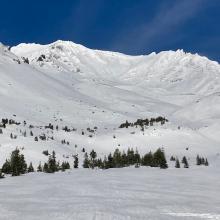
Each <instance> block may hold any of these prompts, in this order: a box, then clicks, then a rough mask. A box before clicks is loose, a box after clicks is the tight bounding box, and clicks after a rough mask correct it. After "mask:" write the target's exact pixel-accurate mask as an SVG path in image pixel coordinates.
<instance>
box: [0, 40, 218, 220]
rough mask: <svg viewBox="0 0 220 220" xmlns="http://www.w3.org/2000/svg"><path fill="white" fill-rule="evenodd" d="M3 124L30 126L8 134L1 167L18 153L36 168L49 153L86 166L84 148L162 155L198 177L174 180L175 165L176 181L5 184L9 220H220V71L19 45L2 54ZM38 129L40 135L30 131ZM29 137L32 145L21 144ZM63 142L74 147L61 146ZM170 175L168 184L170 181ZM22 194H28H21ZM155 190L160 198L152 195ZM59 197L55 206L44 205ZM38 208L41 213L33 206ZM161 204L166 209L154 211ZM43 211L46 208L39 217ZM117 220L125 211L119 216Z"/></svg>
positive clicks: (196, 61)
mask: <svg viewBox="0 0 220 220" xmlns="http://www.w3.org/2000/svg"><path fill="white" fill-rule="evenodd" d="M42 55H43V56H42ZM23 57H24V58H28V60H29V64H27V63H24V62H23V60H24V59H23ZM39 57H41V58H42V57H43V58H42V59H39ZM159 115H161V116H164V117H166V118H167V119H168V120H169V122H168V123H166V124H165V125H163V126H161V125H159V124H158V125H156V126H153V127H149V128H147V129H145V131H144V132H142V131H140V129H139V128H128V129H126V128H125V129H119V128H118V127H119V125H120V124H121V123H123V122H125V121H126V120H128V121H131V122H133V121H136V120H137V119H138V118H146V117H155V116H159ZM3 117H8V118H12V119H14V120H16V121H19V122H23V120H26V122H27V125H25V126H24V125H23V123H22V124H21V125H19V126H16V125H10V126H7V127H6V129H3V134H0V164H2V163H3V162H4V161H5V159H6V158H7V157H9V155H10V152H11V151H12V150H14V149H15V148H16V147H19V149H20V150H21V151H22V153H24V155H25V157H26V159H27V161H28V162H30V161H32V162H33V164H34V166H35V167H36V166H37V165H38V163H39V162H40V161H41V162H44V161H46V160H47V157H46V156H45V155H43V154H42V151H43V150H49V152H51V151H52V150H55V151H56V153H57V159H58V160H60V161H63V160H68V161H69V162H71V164H72V163H73V157H72V156H73V155H75V154H79V159H80V163H81V162H82V157H83V153H82V152H81V151H82V148H83V147H84V148H85V149H86V151H87V152H89V151H90V150H91V149H95V150H96V151H97V152H98V155H100V156H103V155H104V154H107V153H109V152H113V151H114V149H115V148H116V147H118V148H120V149H124V150H127V148H128V147H133V148H134V149H135V148H136V147H137V148H138V150H139V151H140V152H141V153H142V154H144V153H146V152H148V151H150V150H155V149H157V148H158V147H163V148H164V149H165V152H166V155H167V158H169V157H170V156H171V155H174V156H178V157H179V158H181V157H182V156H183V155H186V156H187V158H188V159H189V163H190V167H191V168H190V169H189V170H183V169H181V170H174V169H173V167H174V164H172V163H171V164H170V168H169V169H168V171H160V170H154V169H152V170H151V169H146V170H145V169H138V170H136V169H132V168H131V169H119V170H112V171H111V170H110V171H94V172H93V171H84V170H82V169H80V170H79V171H72V172H71V173H70V174H68V175H67V173H62V174H55V175H53V176H50V175H49V176H47V175H44V174H42V175H40V174H33V175H27V176H24V177H19V178H7V179H4V180H3V181H0V184H1V187H0V190H1V194H2V195H5V196H3V197H1V199H3V198H4V199H5V198H6V197H7V204H5V205H4V204H3V203H2V202H0V213H2V214H1V215H0V218H2V219H6V218H3V217H6V216H9V217H8V219H12V218H13V219H16V218H17V219H39V218H38V216H39V215H42V216H43V217H42V218H41V219H48V218H46V216H49V217H51V216H52V217H53V219H73V216H74V215H75V216H77V217H76V219H77V218H78V219H150V218H145V217H143V216H151V219H177V218H180V219H201V218H203V219H220V218H219V215H220V211H219V209H218V207H220V203H219V200H218V197H219V195H218V190H217V185H218V184H219V181H220V179H219V174H218V173H219V172H218V165H219V160H220V158H219V157H220V135H219V134H220V133H219V131H220V65H219V64H218V63H217V62H214V61H210V60H209V59H207V58H206V57H201V56H199V55H198V54H190V53H185V52H184V51H183V50H177V51H163V52H160V53H158V54H156V53H152V54H149V55H145V56H128V55H124V54H120V53H115V52H109V51H99V50H92V49H88V48H86V47H84V46H82V45H78V44H74V43H73V42H67V41H57V42H54V43H52V44H49V45H39V44H20V45H18V46H15V47H12V48H10V50H9V48H8V47H6V46H4V45H2V44H0V118H3ZM48 123H52V124H53V125H59V127H60V128H61V127H62V126H65V125H67V126H68V127H71V128H76V129H77V130H76V131H74V132H70V133H67V132H64V131H62V130H61V129H59V131H56V130H54V131H51V130H50V129H44V127H41V126H45V125H47V124H48ZM30 124H31V125H34V126H35V128H33V129H30V128H29V125H30ZM36 126H37V127H36ZM95 126H97V127H98V129H97V130H96V131H95V133H94V134H92V137H89V135H91V133H90V132H88V131H87V128H88V127H90V128H94V127H95ZM31 130H32V131H33V133H34V136H36V135H40V134H42V133H45V134H46V135H47V136H53V137H54V140H48V141H38V142H35V141H34V137H31V136H30V131H31ZM24 131H26V132H27V137H23V136H22V134H21V132H24ZM82 131H84V132H85V135H82ZM10 133H13V134H14V135H17V136H18V137H17V139H11V138H10ZM114 135H115V136H116V138H113V136H114ZM63 139H65V140H66V141H69V142H70V145H62V144H61V140H63ZM76 145H77V146H76ZM197 154H200V155H201V156H204V157H208V160H209V163H210V164H211V166H210V168H204V169H203V167H202V168H201V167H199V168H198V169H197V167H196V166H195V157H196V155H197ZM213 167H214V168H213ZM84 174H85V176H84ZM121 175H122V176H123V178H120V177H121ZM161 175H162V176H163V175H168V176H163V177H164V178H163V179H161V178H162V176H161ZM76 177H77V178H76ZM90 177H91V178H90ZM60 178H62V180H63V181H64V182H63V183H62V182H60ZM128 178H129V181H128ZM151 179H152V181H151ZM104 180H105V181H106V182H107V185H106V182H105V184H104V182H103V181H104ZM184 181H185V182H184ZM49 183H54V184H53V185H52V186H53V187H51V188H50V186H51V184H49ZM62 184H63V185H62ZM101 184H104V185H103V186H101ZM109 184H110V185H109ZM126 184H128V185H126ZM145 184H146V185H145ZM15 185H16V186H17V187H20V189H21V191H18V190H17V188H16V189H13V187H12V186H15ZM105 185H106V187H107V189H106V191H105V190H104V187H105ZM155 185H156V186H157V188H156V189H155V190H153V189H152V187H153V186H155ZM62 186H65V187H66V189H65V188H63V187H62ZM79 186H82V187H79ZM83 186H84V188H83ZM145 186H146V187H145ZM126 187H128V189H127V190H128V191H126ZM123 188H124V190H125V191H123ZM25 189H27V191H25ZM56 190H57V192H58V194H56V193H55V191H56ZM99 190H100V192H99ZM142 190H143V191H142ZM183 190H184V192H183ZM15 191H16V192H15ZM102 191H103V195H102V194H101V193H102ZM113 191H114V194H113ZM47 192H48V194H47ZM129 192H130V193H131V195H130V194H129ZM134 192H136V193H137V195H138V196H137V197H138V198H139V199H138V200H137V201H136V200H133V199H132V198H133V197H134V198H137V197H136V195H135V193H134ZM38 193H39V196H38ZM78 193H79V194H78ZM120 193H121V194H120ZM202 193H204V195H203V194H202ZM96 194H97V195H96ZM14 195H16V199H15V197H14ZM67 195H70V197H69V198H68V197H67ZM77 195H78V196H79V198H78V197H77ZM161 195H163V196H161ZM190 195H191V196H190ZM50 196H51V198H52V199H49V201H48V202H47V201H45V198H50ZM108 196H110V198H108ZM111 196H113V197H111ZM117 198H118V199H117ZM60 199H61V200H60ZM74 199H75V202H76V203H77V201H78V202H80V201H81V202H83V201H86V205H85V206H83V205H82V204H81V206H79V205H76V204H75V206H73V202H74V201H73V200H74ZM151 200H152V201H151ZM200 200H202V201H200ZM31 201H34V202H33V204H32V205H31V204H30V205H28V202H31ZM70 201H71V204H70V206H68V202H70ZM117 201H118V202H117ZM160 201H161V207H155V204H156V202H160ZM49 202H51V204H50V203H49ZM75 202H74V203H75ZM42 204H43V206H42ZM59 204H60V207H59V208H60V209H61V210H62V211H61V212H60V213H59V211H58V208H57V207H58V205H59ZM135 204H136V205H135ZM208 204H209V205H208ZM36 207H38V208H40V207H41V208H40V210H35V211H34V210H33V208H35V209H37V208H36ZM118 207H119V208H121V209H122V210H121V211H120V210H119V209H118ZM139 207H140V208H139ZM172 207H173V208H172ZM20 209H21V211H20ZM41 209H42V210H41ZM52 210H55V212H54V213H53V212H52ZM114 210H118V211H117V212H115V214H112V211H114ZM24 211H25V214H24ZM33 211H34V212H35V214H36V215H33V216H32V217H31V212H33ZM41 211H42V212H41ZM113 213H114V212H113ZM2 216H3V217H2ZM81 216H82V217H81ZM52 217H51V218H52ZM74 219H75V218H74Z"/></svg>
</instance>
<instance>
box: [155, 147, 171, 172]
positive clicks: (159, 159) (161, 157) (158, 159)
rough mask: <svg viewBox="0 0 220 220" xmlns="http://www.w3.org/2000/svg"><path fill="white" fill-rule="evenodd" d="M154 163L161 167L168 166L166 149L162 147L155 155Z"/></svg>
mask: <svg viewBox="0 0 220 220" xmlns="http://www.w3.org/2000/svg"><path fill="white" fill-rule="evenodd" d="M153 164H154V166H156V167H160V168H161V169H166V168H168V165H167V161H166V157H165V154H164V151H163V150H161V149H160V148H159V149H157V151H156V152H155V153H154V155H153Z"/></svg>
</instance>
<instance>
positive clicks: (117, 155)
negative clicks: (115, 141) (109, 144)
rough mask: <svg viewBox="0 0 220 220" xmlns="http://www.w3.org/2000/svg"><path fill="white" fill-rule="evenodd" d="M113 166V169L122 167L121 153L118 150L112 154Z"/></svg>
mask: <svg viewBox="0 0 220 220" xmlns="http://www.w3.org/2000/svg"><path fill="white" fill-rule="evenodd" d="M113 164H114V167H116V168H119V167H122V158H121V152H120V151H119V149H118V148H117V149H115V151H114V154H113Z"/></svg>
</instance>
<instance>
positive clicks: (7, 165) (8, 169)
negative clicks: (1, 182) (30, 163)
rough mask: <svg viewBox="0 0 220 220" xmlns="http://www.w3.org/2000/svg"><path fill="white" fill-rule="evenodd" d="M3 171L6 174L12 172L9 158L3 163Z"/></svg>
mask: <svg viewBox="0 0 220 220" xmlns="http://www.w3.org/2000/svg"><path fill="white" fill-rule="evenodd" d="M1 171H2V172H3V173H5V174H11V163H10V162H9V161H8V160H6V161H5V163H4V164H3V166H2V170H1Z"/></svg>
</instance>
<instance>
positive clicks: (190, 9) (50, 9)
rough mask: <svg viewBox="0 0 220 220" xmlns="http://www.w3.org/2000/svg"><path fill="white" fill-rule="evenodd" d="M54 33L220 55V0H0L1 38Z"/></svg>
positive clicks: (12, 40) (111, 44)
mask: <svg viewBox="0 0 220 220" xmlns="http://www.w3.org/2000/svg"><path fill="white" fill-rule="evenodd" d="M58 39H61V40H71V41H74V42H76V43H80V44H83V45H85V46H87V47H89V48H95V49H103V50H114V51H119V52H123V53H127V54H134V55H136V54H148V53H151V52H153V51H156V52H159V51H162V50H176V49H179V48H180V49H184V50H185V51H187V52H193V53H195V52H197V53H199V54H201V55H205V56H207V57H209V58H210V59H213V60H217V61H220V0H62V1H60V0H59V1H58V0H37V1H36V0H33V1H30V0H7V1H2V2H1V13H0V41H1V42H3V43H5V44H8V45H16V44H18V43H21V42H26V43H27V42H36V43H41V44H47V43H51V42H53V41H55V40H58Z"/></svg>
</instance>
